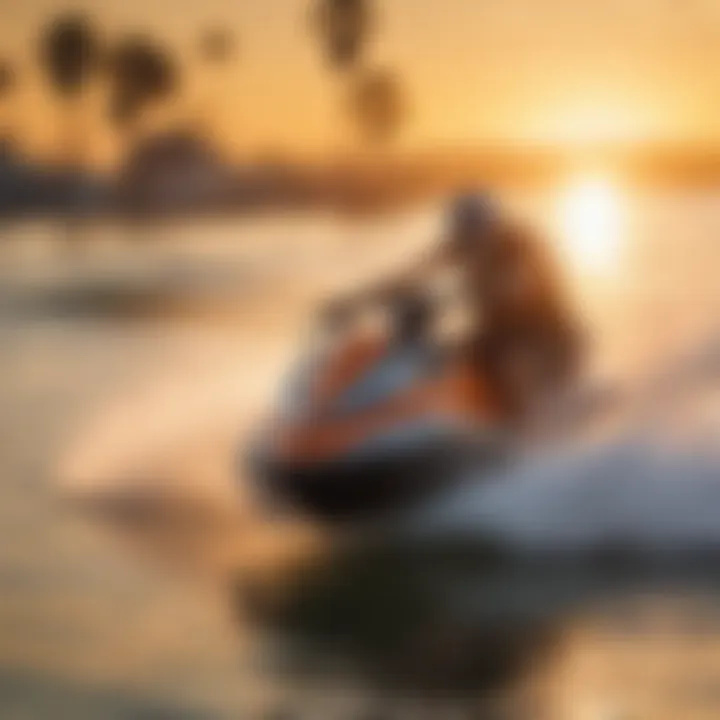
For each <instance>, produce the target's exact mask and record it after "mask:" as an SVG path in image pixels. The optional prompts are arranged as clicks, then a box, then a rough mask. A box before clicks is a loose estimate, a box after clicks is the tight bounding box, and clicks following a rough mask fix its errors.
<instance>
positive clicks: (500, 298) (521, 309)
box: [328, 193, 581, 422]
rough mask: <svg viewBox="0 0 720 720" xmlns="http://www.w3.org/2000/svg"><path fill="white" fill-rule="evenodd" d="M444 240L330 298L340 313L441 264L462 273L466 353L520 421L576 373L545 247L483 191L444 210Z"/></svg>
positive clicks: (563, 306)
mask: <svg viewBox="0 0 720 720" xmlns="http://www.w3.org/2000/svg"><path fill="white" fill-rule="evenodd" d="M447 225H448V230H447V234H446V237H445V239H444V240H443V242H441V243H440V244H439V245H438V246H437V247H435V248H433V249H432V250H431V252H430V253H429V254H428V255H427V256H426V257H424V258H423V259H422V260H421V261H420V262H419V263H418V264H416V265H415V266H413V267H411V268H410V269H409V270H408V271H406V272H404V273H402V274H401V275H400V276H399V277H395V278H392V279H391V280H390V281H389V282H383V283H380V284H379V285H377V286H374V287H371V288H369V289H366V290H365V291H362V292H360V293H358V294H354V295H352V296H350V297H346V298H341V299H340V300H336V301H333V302H331V303H330V305H329V307H328V311H329V312H330V313H331V314H333V315H335V316H337V315H338V314H340V315H341V316H344V315H346V314H347V313H348V311H350V310H352V309H355V308H357V307H358V306H359V305H360V304H365V303H367V302H387V301H389V300H391V299H392V298H394V297H398V296H399V295H402V294H403V293H407V292H409V291H411V290H412V289H413V288H416V287H417V286H418V285H420V284H423V283H425V282H426V281H427V279H428V278H429V277H430V275H431V274H432V273H434V272H435V271H436V270H438V269H440V268H448V267H449V268H452V269H454V270H456V271H457V272H458V274H459V275H460V277H461V278H462V285H463V288H464V300H465V304H466V305H467V307H468V309H469V311H470V316H471V326H472V330H471V331H470V337H469V341H468V344H467V357H468V358H469V359H470V361H471V364H472V367H473V368H475V371H474V372H476V373H478V374H479V377H483V378H487V379H488V380H489V383H490V386H491V387H492V388H493V390H494V391H495V393H496V395H497V398H498V404H499V406H500V409H501V411H502V413H503V415H504V417H505V418H506V419H507V420H508V421H510V422H517V421H521V420H523V419H525V418H526V417H527V416H528V415H529V414H530V413H531V412H532V410H533V409H534V408H535V406H536V404H537V402H538V401H540V400H542V399H544V398H548V397H549V396H551V395H552V394H553V393H555V392H557V391H558V390H560V389H562V388H563V387H564V386H566V385H567V384H568V382H569V381H571V380H572V379H573V377H574V376H575V375H576V373H577V371H578V369H579V364H580V359H581V351H580V342H579V333H578V329H577V325H576V321H575V318H574V317H573V315H572V313H571V312H570V310H569V306H568V303H567V302H566V300H565V298H564V296H563V293H562V290H561V287H560V282H559V280H558V277H557V274H556V269H555V267H554V263H553V262H552V259H551V258H550V256H549V252H548V250H547V247H546V245H544V244H543V243H541V242H540V241H539V240H538V239H537V238H536V237H535V235H534V233H533V232H531V231H530V230H529V229H528V228H526V227H524V226H522V225H519V224H517V223H516V222H514V221H513V220H512V219H510V218H508V217H506V216H505V215H504V214H503V213H501V212H500V210H499V209H498V208H496V207H495V205H494V203H493V202H492V201H491V200H490V199H489V198H488V197H486V196H485V195H483V194H475V193H471V194H465V195H462V196H460V197H458V198H457V199H455V200H454V201H453V202H452V204H451V207H450V211H449V216H448V222H447Z"/></svg>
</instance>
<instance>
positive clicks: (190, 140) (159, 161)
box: [117, 130, 234, 213]
mask: <svg viewBox="0 0 720 720" xmlns="http://www.w3.org/2000/svg"><path fill="white" fill-rule="evenodd" d="M117 188H118V200H119V203H120V205H121V207H122V208H123V209H125V210H127V211H130V212H160V213H162V212H168V211H174V212H175V211H186V212H198V211H203V210H211V209H216V208H218V207H220V206H222V205H225V204H227V203H228V202H229V201H230V198H231V197H232V194H233V188H234V172H233V169H232V167H231V166H230V165H228V164H227V163H225V162H224V160H222V159H221V157H220V155H219V154H218V153H217V152H216V151H215V150H214V149H213V148H212V147H211V146H210V144H209V143H208V142H206V141H205V140H203V139H202V138H201V137H198V136H197V135H194V134H193V133H191V132H188V131H185V130H180V131H173V132H168V133H164V134H162V135H155V136H152V137H150V138H147V139H145V140H143V141H141V142H140V143H138V144H137V145H136V147H135V148H134V149H133V150H132V151H131V153H130V155H129V157H128V159H127V161H126V162H125V164H124V165H123V167H122V169H121V171H120V175H119V178H118V183H117Z"/></svg>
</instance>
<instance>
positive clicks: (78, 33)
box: [40, 13, 102, 164]
mask: <svg viewBox="0 0 720 720" xmlns="http://www.w3.org/2000/svg"><path fill="white" fill-rule="evenodd" d="M101 55H102V52H101V44H100V41H99V39H98V36H97V34H96V32H95V29H94V27H93V24H92V22H91V20H90V19H89V18H88V17H87V16H86V15H84V14H81V13H72V14H67V15H62V16H59V17H57V18H55V19H54V20H53V21H52V22H51V23H50V24H49V25H48V26H47V27H46V29H45V31H44V32H43V34H42V37H41V40H40V60H41V65H42V67H43V70H44V71H45V74H46V77H47V78H48V80H49V81H50V83H51V85H52V87H53V89H54V90H55V93H56V94H57V95H58V97H59V98H60V99H61V100H63V101H64V103H65V111H66V119H65V120H66V124H65V136H64V144H65V160H66V161H69V162H71V163H73V164H81V163H82V161H83V159H84V150H85V141H86V133H85V132H84V128H83V127H82V122H81V120H80V114H81V112H82V99H83V97H82V95H83V90H85V88H86V85H87V83H88V81H89V80H90V79H91V77H92V75H93V73H94V72H95V71H96V70H97V68H98V66H99V64H100V60H101Z"/></svg>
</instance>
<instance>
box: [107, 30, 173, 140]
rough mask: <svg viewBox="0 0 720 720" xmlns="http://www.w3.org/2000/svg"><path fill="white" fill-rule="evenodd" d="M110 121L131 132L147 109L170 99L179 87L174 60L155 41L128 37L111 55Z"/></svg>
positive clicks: (140, 37)
mask: <svg viewBox="0 0 720 720" xmlns="http://www.w3.org/2000/svg"><path fill="white" fill-rule="evenodd" d="M108 70H109V75H110V81H111V117H112V119H113V120H114V121H115V122H116V123H117V125H118V126H120V127H121V128H123V129H125V130H129V129H130V128H131V127H132V126H133V125H135V124H136V123H137V121H138V120H139V118H140V116H141V114H142V112H143V111H144V110H146V109H147V108H148V106H150V105H152V104H154V103H156V102H159V101H161V100H164V99H166V98H168V97H170V96H171V95H172V94H173V93H174V92H175V91H176V90H177V86H178V81H179V77H178V70H177V66H176V64H175V62H174V60H173V58H172V57H171V56H170V55H169V53H168V52H167V51H166V50H165V49H164V48H163V47H162V46H160V45H159V44H157V43H156V42H155V41H153V40H152V39H150V38H147V37H143V36H132V37H128V38H126V39H125V40H123V41H122V42H120V43H119V44H118V46H117V47H116V48H115V49H114V50H113V51H112V52H111V53H110V58H109V63H108Z"/></svg>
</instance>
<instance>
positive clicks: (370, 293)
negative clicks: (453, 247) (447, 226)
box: [330, 243, 451, 311]
mask: <svg viewBox="0 0 720 720" xmlns="http://www.w3.org/2000/svg"><path fill="white" fill-rule="evenodd" d="M450 260H451V253H450V252H449V251H448V248H447V246H446V245H445V244H444V243H441V244H440V245H438V246H436V247H434V248H433V249H432V250H430V251H429V252H428V253H426V254H425V255H424V256H423V257H422V258H421V259H420V260H419V261H418V262H416V263H415V264H414V265H412V266H411V267H410V268H408V269H407V270H405V271H404V272H401V273H399V274H397V275H394V276H393V277H391V278H386V279H384V280H381V281H380V282H378V283H374V284H372V285H369V286H366V287H363V288H361V289H360V290H356V291H353V292H351V293H350V294H348V295H346V296H341V297H340V298H336V299H335V300H333V301H331V303H330V309H331V310H333V309H340V310H341V311H342V310H348V309H354V308H357V307H359V306H365V305H370V304H374V303H377V304H383V303H387V302H391V301H392V300H393V298H395V297H398V296H401V295H403V294H405V293H408V292H411V291H412V290H413V289H414V288H415V287H417V286H418V285H419V284H421V283H423V282H425V281H426V280H427V279H428V278H429V276H430V275H431V274H432V273H433V272H435V271H436V270H438V269H439V268H442V267H443V266H444V265H445V264H446V263H448V262H449V261H450Z"/></svg>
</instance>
